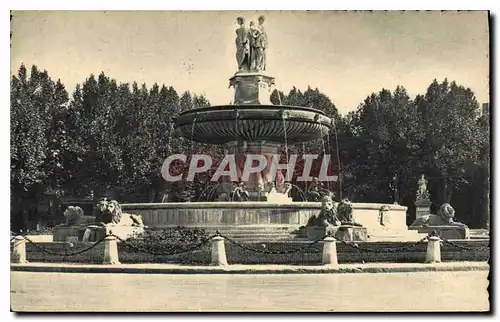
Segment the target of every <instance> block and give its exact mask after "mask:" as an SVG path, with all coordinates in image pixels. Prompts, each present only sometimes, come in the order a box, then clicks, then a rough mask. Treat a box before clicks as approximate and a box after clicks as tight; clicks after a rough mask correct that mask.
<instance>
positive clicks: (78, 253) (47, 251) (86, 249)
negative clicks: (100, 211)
mask: <svg viewBox="0 0 500 322" xmlns="http://www.w3.org/2000/svg"><path fill="white" fill-rule="evenodd" d="M23 237H24V239H25V240H26V241H27V242H28V243H30V244H32V245H33V246H35V247H36V248H38V249H40V250H41V251H42V252H44V253H47V254H51V255H58V256H63V257H67V256H75V255H80V254H82V253H85V252H87V251H89V250H91V249H92V248H94V247H96V246H97V245H99V244H100V243H102V242H103V241H104V239H106V237H108V236H105V237H104V238H102V239H101V240H99V241H97V242H96V243H95V244H92V245H91V246H89V247H87V248H85V249H82V250H79V251H76V252H72V253H68V252H64V253H57V252H54V251H51V250H49V249H47V248H45V247H43V246H40V245H39V244H37V243H35V242H34V241H32V240H30V239H29V238H28V237H26V236H23Z"/></svg>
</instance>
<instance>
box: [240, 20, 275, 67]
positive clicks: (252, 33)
mask: <svg viewBox="0 0 500 322" xmlns="http://www.w3.org/2000/svg"><path fill="white" fill-rule="evenodd" d="M258 21H259V24H258V26H256V25H255V22H254V21H251V22H250V25H249V28H246V27H245V18H243V17H238V18H237V22H238V25H239V27H238V29H236V41H235V42H236V62H237V64H238V73H247V72H256V73H258V72H261V71H265V70H266V48H267V44H268V42H267V34H266V31H265V29H264V21H265V18H264V16H260V17H259V19H258Z"/></svg>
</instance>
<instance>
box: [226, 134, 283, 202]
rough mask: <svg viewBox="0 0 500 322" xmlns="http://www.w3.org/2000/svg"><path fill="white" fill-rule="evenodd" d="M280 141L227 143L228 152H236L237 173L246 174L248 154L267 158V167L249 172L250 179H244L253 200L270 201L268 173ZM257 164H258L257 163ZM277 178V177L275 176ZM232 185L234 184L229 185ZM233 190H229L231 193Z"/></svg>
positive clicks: (239, 174)
mask: <svg viewBox="0 0 500 322" xmlns="http://www.w3.org/2000/svg"><path fill="white" fill-rule="evenodd" d="M278 148H279V143H274V142H264V141H261V142H231V143H229V144H227V150H226V153H228V154H234V155H235V160H236V165H237V168H238V173H237V175H238V176H239V177H241V176H242V175H243V174H244V165H245V162H246V159H247V156H248V155H262V156H264V157H265V159H266V168H265V169H264V170H262V171H261V172H254V173H249V177H248V180H243V181H244V182H245V186H246V188H247V191H248V193H249V195H250V200H252V201H268V199H267V197H268V194H269V191H270V189H271V184H272V183H271V182H269V181H268V180H267V177H266V174H267V170H266V169H269V167H270V165H271V162H272V158H273V157H274V156H275V155H277V154H278ZM256 162H257V161H256ZM255 166H257V164H255ZM274 180H276V178H274ZM228 187H231V189H232V187H233V186H232V185H229V186H228ZM230 192H231V191H227V193H230Z"/></svg>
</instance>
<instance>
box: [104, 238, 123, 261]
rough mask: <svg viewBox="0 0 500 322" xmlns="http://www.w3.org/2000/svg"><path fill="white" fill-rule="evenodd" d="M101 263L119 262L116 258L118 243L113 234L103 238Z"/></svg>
mask: <svg viewBox="0 0 500 322" xmlns="http://www.w3.org/2000/svg"><path fill="white" fill-rule="evenodd" d="M103 264H120V261H119V260H118V245H117V244H116V238H115V237H114V236H108V237H106V238H104V259H103Z"/></svg>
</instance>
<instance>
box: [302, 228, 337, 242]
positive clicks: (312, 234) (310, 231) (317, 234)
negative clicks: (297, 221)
mask: <svg viewBox="0 0 500 322" xmlns="http://www.w3.org/2000/svg"><path fill="white" fill-rule="evenodd" d="M338 229H339V227H338V226H331V227H325V226H310V227H306V228H305V235H306V236H305V237H306V238H307V239H308V240H317V239H319V238H321V237H324V236H326V235H330V236H332V237H333V236H335V233H336V232H337V231H338Z"/></svg>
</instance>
